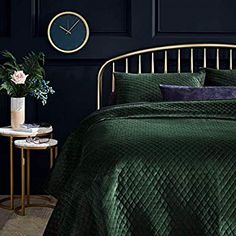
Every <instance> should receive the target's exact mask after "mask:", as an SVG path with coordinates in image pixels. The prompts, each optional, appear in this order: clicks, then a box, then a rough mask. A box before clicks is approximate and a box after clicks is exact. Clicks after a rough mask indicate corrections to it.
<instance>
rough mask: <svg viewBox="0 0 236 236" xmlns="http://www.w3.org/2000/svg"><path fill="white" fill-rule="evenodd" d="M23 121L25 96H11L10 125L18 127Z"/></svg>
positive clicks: (14, 127) (13, 127)
mask: <svg viewBox="0 0 236 236" xmlns="http://www.w3.org/2000/svg"><path fill="white" fill-rule="evenodd" d="M24 123H25V97H20V98H13V97H12V98H11V127H12V129H18V128H20V126H21V125H22V124H24Z"/></svg>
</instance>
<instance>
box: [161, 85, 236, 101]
mask: <svg viewBox="0 0 236 236" xmlns="http://www.w3.org/2000/svg"><path fill="white" fill-rule="evenodd" d="M160 89H161V92H162V95H163V100H164V101H199V100H200V101H201V100H220V99H222V100H223V99H225V100H227V99H236V87H217V86H215V87H202V88H194V87H188V86H173V85H162V84H161V85H160Z"/></svg>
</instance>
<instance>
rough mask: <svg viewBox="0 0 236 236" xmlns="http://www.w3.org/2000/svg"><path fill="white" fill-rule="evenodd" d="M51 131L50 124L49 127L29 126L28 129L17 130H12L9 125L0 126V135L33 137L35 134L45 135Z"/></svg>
mask: <svg viewBox="0 0 236 236" xmlns="http://www.w3.org/2000/svg"><path fill="white" fill-rule="evenodd" d="M52 131H53V128H52V126H50V127H40V128H31V129H29V131H18V130H13V129H12V128H11V127H10V126H7V127H1V128H0V136H9V137H10V136H12V137H22V138H24V137H34V136H37V135H39V136H40V135H44V134H45V135H46V134H49V133H51V132H52Z"/></svg>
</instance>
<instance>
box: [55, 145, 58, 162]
mask: <svg viewBox="0 0 236 236" xmlns="http://www.w3.org/2000/svg"><path fill="white" fill-rule="evenodd" d="M57 155H58V147H57V146H56V147H55V159H57Z"/></svg>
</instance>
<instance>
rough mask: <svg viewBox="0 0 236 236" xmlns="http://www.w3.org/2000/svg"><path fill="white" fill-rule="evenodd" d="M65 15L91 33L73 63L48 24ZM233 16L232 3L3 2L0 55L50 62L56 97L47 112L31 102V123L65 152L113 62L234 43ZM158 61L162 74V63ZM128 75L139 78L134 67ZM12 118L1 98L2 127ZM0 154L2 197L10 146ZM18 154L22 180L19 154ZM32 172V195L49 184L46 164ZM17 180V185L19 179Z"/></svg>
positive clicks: (36, 162) (36, 164) (2, 142)
mask: <svg viewBox="0 0 236 236" xmlns="http://www.w3.org/2000/svg"><path fill="white" fill-rule="evenodd" d="M66 10H72V11H76V12H78V13H80V14H81V15H83V16H84V18H85V19H86V20H87V21H88V24H89V26H90V30H91V36H90V38H89V41H88V43H87V45H86V46H85V47H84V48H83V49H82V50H81V51H79V52H77V53H75V54H71V55H65V54H62V53H60V52H57V51H56V50H55V49H54V48H53V47H52V46H51V45H50V44H49V42H48V39H47V25H48V23H49V21H50V19H51V18H52V17H53V16H55V15H56V14H58V13H59V12H61V11H66ZM235 12H236V2H235V1H234V0H228V1H223V0H198V1H189V0H179V1H176V0H100V1H94V0H80V1H74V0H60V1H59V0H0V50H3V49H8V50H11V51H12V52H13V53H15V54H16V56H17V57H22V56H23V55H24V54H26V53H27V52H29V51H31V50H33V51H43V52H44V53H45V54H46V59H47V60H46V62H47V63H46V76H47V79H49V80H50V81H51V83H52V85H53V87H54V88H55V90H56V94H55V95H53V96H51V97H50V98H49V101H48V104H47V105H46V106H45V107H42V106H41V104H40V103H38V102H37V101H34V100H32V99H30V98H27V107H26V109H27V113H26V115H27V121H28V122H34V121H45V122H50V123H52V125H53V126H54V129H55V137H56V138H58V139H59V141H60V147H61V146H62V145H63V143H64V142H65V140H66V137H67V136H68V135H69V133H70V132H72V131H73V130H74V129H75V128H77V127H78V125H79V122H80V121H81V120H82V119H83V118H85V117H86V116H87V115H88V114H90V113H91V112H93V111H95V109H96V76H97V72H98V69H99V67H100V66H101V65H102V63H103V62H105V61H106V60H107V59H108V58H110V57H113V56H116V55H118V54H121V53H125V52H127V51H132V50H136V49H140V48H146V47H152V46H157V45H166V44H176V43H194V42H219V43H222V42H225V43H236V24H235V22H236V14H235ZM183 57H184V55H183ZM187 57H188V52H186V58H187ZM157 59H158V64H159V65H160V67H159V69H158V71H161V70H162V68H161V66H162V64H161V55H159V56H158V58H157ZM134 60H135V59H134ZM1 62H2V61H1V58H0V63H1ZM147 63H149V62H148V59H147ZM130 64H131V67H132V63H130ZM134 64H135V63H134ZM172 64H174V63H172ZM172 64H170V65H169V66H170V69H171V67H172ZM173 68H174V66H173ZM130 69H131V71H133V72H135V71H137V68H136V67H133V68H130ZM144 71H145V70H144ZM105 87H108V86H105ZM106 94H109V92H108V91H107V93H106ZM9 112H10V110H9V98H8V97H7V96H0V126H3V125H8V124H9ZM0 147H1V148H0V194H3V193H7V191H8V179H9V178H8V176H9V172H8V170H9V166H8V164H9V160H8V159H9V158H8V143H7V141H6V139H4V138H0ZM16 154H17V155H16V156H15V159H16V171H17V173H18V172H19V155H18V154H19V153H16ZM32 165H33V167H32V168H33V180H32V181H33V182H34V183H35V184H34V186H33V191H34V192H38V191H39V190H38V188H36V187H35V186H37V184H41V183H42V182H43V181H44V179H45V175H46V174H47V172H48V170H47V169H48V160H47V159H46V158H43V159H39V158H38V159H36V158H35V159H33V160H32ZM15 178H16V180H17V179H18V180H19V177H18V176H17V174H16V177H15ZM18 185H19V184H18Z"/></svg>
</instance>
